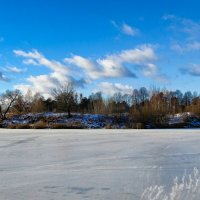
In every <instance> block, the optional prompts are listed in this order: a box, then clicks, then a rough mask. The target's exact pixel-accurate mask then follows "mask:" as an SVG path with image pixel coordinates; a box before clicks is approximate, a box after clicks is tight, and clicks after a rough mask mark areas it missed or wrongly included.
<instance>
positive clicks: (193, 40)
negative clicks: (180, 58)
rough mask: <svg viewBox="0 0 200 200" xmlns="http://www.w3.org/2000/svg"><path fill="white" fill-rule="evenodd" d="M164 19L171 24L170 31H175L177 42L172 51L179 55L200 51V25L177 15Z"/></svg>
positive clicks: (164, 17)
mask: <svg viewBox="0 0 200 200" xmlns="http://www.w3.org/2000/svg"><path fill="white" fill-rule="evenodd" d="M163 19H164V20H166V21H169V22H170V26H169V29H170V30H171V31H173V33H174V34H173V36H174V38H175V40H176V42H174V43H173V44H172V45H171V49H172V50H175V51H177V52H179V53H185V52H189V51H199V50H200V35H199V33H200V23H198V22H195V21H193V20H191V19H187V18H182V17H178V16H175V15H165V16H163Z"/></svg>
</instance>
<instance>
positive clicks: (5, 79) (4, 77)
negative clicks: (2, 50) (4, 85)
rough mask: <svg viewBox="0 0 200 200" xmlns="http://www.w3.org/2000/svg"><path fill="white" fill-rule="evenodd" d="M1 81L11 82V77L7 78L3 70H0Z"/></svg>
mask: <svg viewBox="0 0 200 200" xmlns="http://www.w3.org/2000/svg"><path fill="white" fill-rule="evenodd" d="M0 81H4V82H9V81H10V79H9V78H7V77H6V76H5V75H4V74H3V73H2V72H0Z"/></svg>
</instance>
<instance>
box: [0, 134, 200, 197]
mask: <svg viewBox="0 0 200 200" xmlns="http://www.w3.org/2000/svg"><path fill="white" fill-rule="evenodd" d="M199 169H200V130H32V131H30V130H0V199H1V200H80V199H81V200H88V199H89V200H140V199H142V200H164V199H166V200H197V199H199V198H200V178H199V175H198V170H199ZM176 177H178V180H177V183H174V179H175V178H176ZM182 177H183V178H182ZM184 177H185V179H184ZM161 186H164V187H161ZM142 194H143V196H142Z"/></svg>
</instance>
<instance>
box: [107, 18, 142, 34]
mask: <svg viewBox="0 0 200 200" xmlns="http://www.w3.org/2000/svg"><path fill="white" fill-rule="evenodd" d="M111 24H112V25H113V26H114V27H115V28H116V29H118V30H119V31H120V32H121V33H123V34H125V35H129V36H137V35H139V33H140V31H139V29H137V28H135V27H133V26H131V25H129V24H127V23H122V24H118V23H117V22H116V21H114V20H111Z"/></svg>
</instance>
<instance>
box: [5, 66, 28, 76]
mask: <svg viewBox="0 0 200 200" xmlns="http://www.w3.org/2000/svg"><path fill="white" fill-rule="evenodd" d="M5 71H7V72H11V73H16V74H21V73H24V72H25V71H26V69H21V68H18V67H15V66H10V67H6V68H5Z"/></svg>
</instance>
